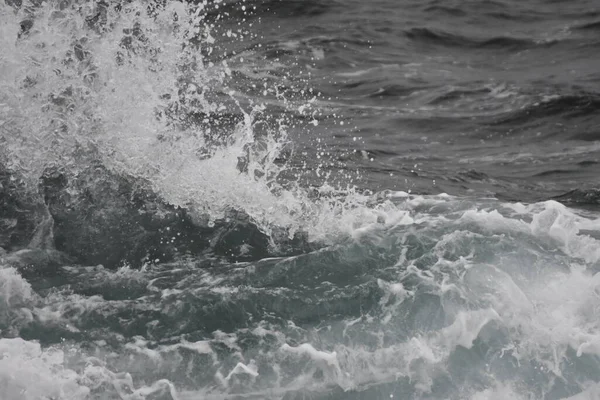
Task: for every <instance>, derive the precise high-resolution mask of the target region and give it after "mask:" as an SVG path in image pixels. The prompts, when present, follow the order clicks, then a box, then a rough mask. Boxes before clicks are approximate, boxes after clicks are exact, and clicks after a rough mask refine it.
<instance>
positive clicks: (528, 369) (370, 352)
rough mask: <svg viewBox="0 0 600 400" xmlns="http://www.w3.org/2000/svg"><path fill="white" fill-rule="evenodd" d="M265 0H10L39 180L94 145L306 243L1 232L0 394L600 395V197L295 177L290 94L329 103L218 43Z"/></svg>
mask: <svg viewBox="0 0 600 400" xmlns="http://www.w3.org/2000/svg"><path fill="white" fill-rule="evenodd" d="M251 4H252V3H250V2H244V1H242V2H237V3H236V2H233V3H228V2H220V1H215V2H206V1H205V2H202V3H198V4H185V3H181V2H166V3H164V4H161V3H160V2H157V3H153V2H151V3H145V2H141V1H131V2H119V1H117V2H110V3H107V2H105V1H94V2H79V1H64V2H43V3H38V2H24V3H23V4H17V2H6V3H4V4H3V5H0V143H1V144H2V147H1V149H0V162H2V163H3V164H5V167H6V169H7V170H10V171H14V172H15V173H18V176H19V177H21V179H23V185H24V186H25V187H26V190H27V191H29V192H30V193H33V195H34V196H38V197H40V196H42V194H41V193H39V192H40V189H39V186H40V183H39V182H40V177H43V176H45V174H48V171H60V172H61V173H64V174H69V175H70V176H85V171H86V170H87V169H89V168H90V166H92V167H94V166H96V165H102V166H103V167H105V168H107V169H108V170H109V171H111V173H114V174H116V175H118V176H126V177H132V178H135V179H139V180H140V181H143V182H149V184H150V186H151V188H152V190H153V191H154V192H156V193H158V194H159V195H160V196H161V198H162V199H163V200H164V201H165V202H166V203H169V204H172V205H175V206H180V207H182V208H185V209H186V210H188V211H189V212H190V213H191V214H193V215H194V218H196V219H198V220H201V219H202V218H203V216H206V215H208V217H207V218H208V222H207V223H206V224H207V225H209V226H210V225H214V222H215V221H216V220H218V219H219V218H225V219H226V218H229V214H228V213H227V212H228V210H230V209H235V210H241V211H243V212H244V213H246V214H247V215H249V217H250V218H251V220H252V223H254V224H256V225H257V226H258V227H259V229H260V231H261V232H263V233H265V234H266V235H267V236H268V237H269V238H270V239H271V240H274V239H273V238H274V237H275V233H276V231H277V229H281V228H283V230H284V231H285V234H286V235H287V236H289V237H290V238H291V237H293V236H294V234H295V233H296V232H298V231H304V232H307V234H308V235H309V241H310V242H311V243H312V244H314V247H311V248H309V250H306V251H303V250H302V251H295V252H293V253H294V254H296V255H293V256H277V257H267V258H261V259H251V258H250V259H248V260H244V261H243V262H228V261H227V259H226V258H225V259H223V258H219V257H217V256H215V255H214V254H212V253H210V252H208V251H207V252H205V253H200V254H195V255H194V256H190V255H189V254H188V255H186V256H185V257H184V256H182V257H180V258H175V259H174V260H172V261H171V262H168V263H167V262H163V263H161V262H160V260H157V262H146V263H144V264H143V266H142V267H141V268H139V269H134V268H131V267H129V266H123V267H121V268H118V269H112V270H111V269H109V268H105V267H103V266H102V265H97V266H85V265H83V266H82V265H77V264H76V263H74V262H70V261H69V259H68V257H67V256H65V257H64V258H60V257H58V256H56V257H55V258H57V259H58V260H59V261H56V260H55V258H52V257H54V254H55V253H52V252H51V250H53V249H48V248H49V247H51V245H50V244H48V243H46V244H45V245H44V246H42V245H41V244H39V243H41V241H40V240H36V241H32V243H33V242H35V243H36V245H35V246H33V245H31V244H30V245H29V247H28V248H23V249H19V250H18V251H16V250H15V251H12V252H11V253H9V254H5V252H4V250H2V249H1V248H0V250H2V252H0V335H1V338H0V398H2V399H7V400H12V399H28V400H29V399H32V400H33V399H36V400H37V399H61V400H62V399H65V400H83V399H122V400H125V399H127V400H142V399H145V400H150V399H165V400H167V399H172V400H176V399H179V400H184V399H190V400H192V399H240V398H248V399H264V398H268V399H286V400H287V399H305V398H314V399H389V398H402V399H464V398H469V399H474V400H480V399H506V398H511V399H521V398H522V399H532V398H544V399H593V398H596V397H597V396H598V393H600V391H599V389H598V388H599V386H598V385H599V383H598V382H599V379H598V376H599V375H598V373H599V372H600V362H599V358H598V357H600V336H599V333H598V332H600V326H599V325H598V321H599V317H600V316H599V315H598V313H599V310H600V301H599V296H598V290H599V285H600V278H599V275H598V268H599V267H600V243H599V237H600V236H598V232H600V217H598V214H597V212H594V211H590V212H583V211H576V210H573V209H570V208H568V207H566V206H564V205H562V204H560V203H557V202H555V201H547V202H540V203H535V204H529V205H527V204H520V203H503V202H500V201H498V200H495V199H468V198H459V197H453V196H448V195H430V196H420V195H412V194H409V193H405V192H393V191H384V192H380V193H377V194H374V195H373V194H370V193H366V194H365V193H362V192H360V191H358V190H357V189H355V188H353V187H352V185H351V183H352V182H346V184H347V187H345V188H342V189H340V188H334V187H333V186H331V185H329V184H327V183H325V184H323V185H321V186H319V187H318V189H316V190H313V191H311V190H310V189H308V188H306V187H305V186H303V185H301V184H299V183H298V182H297V181H296V180H295V179H290V178H289V175H288V176H287V177H285V176H286V173H289V172H290V171H289V169H290V165H288V164H286V162H281V158H285V157H284V155H285V153H286V151H289V148H290V147H293V146H292V143H291V139H290V138H289V131H288V129H292V128H295V127H297V125H298V124H299V122H297V121H296V120H294V117H293V116H292V111H290V110H295V111H294V112H295V113H299V114H302V115H304V116H305V117H306V116H308V117H307V118H304V119H303V120H302V121H304V123H306V124H307V125H309V126H313V125H314V126H318V123H314V124H313V121H314V122H317V120H316V119H314V117H315V115H317V114H316V113H317V112H318V110H316V107H318V106H319V105H318V104H317V103H318V102H316V101H314V98H313V97H312V95H308V97H306V98H304V97H302V96H299V99H300V100H298V99H295V100H294V101H292V100H289V99H287V98H286V97H285V96H283V95H282V96H279V92H278V91H279V89H278V87H277V86H274V87H272V88H271V87H267V88H266V89H264V93H268V92H269V91H271V92H276V93H277V95H276V96H275V99H276V100H272V101H271V102H270V103H269V101H267V100H266V99H265V97H264V96H263V97H260V96H258V95H256V93H254V94H252V93H251V92H252V90H248V91H245V92H244V91H243V90H241V89H240V86H243V85H247V86H249V87H252V85H255V86H256V84H255V83H248V82H254V81H252V80H246V79H247V77H248V76H252V78H253V79H254V78H257V77H258V79H264V81H261V82H262V83H264V84H265V85H267V82H272V80H273V79H274V76H275V74H273V73H272V71H266V72H265V70H263V69H261V68H258V67H256V68H254V69H253V68H250V67H245V68H242V67H239V66H238V67H237V69H236V68H234V67H232V64H234V63H236V62H238V61H237V60H239V57H241V56H240V55H243V57H245V58H246V59H252V56H253V54H252V51H251V50H249V49H243V50H242V51H239V50H236V51H237V53H236V51H230V54H235V55H236V57H237V58H236V59H235V60H234V59H231V60H229V59H228V58H227V57H226V56H223V55H222V54H221V53H227V52H228V51H229V50H228V49H226V50H225V51H223V50H222V49H221V48H220V46H221V43H220V42H219V38H220V37H223V38H227V39H232V38H234V39H237V40H239V41H241V42H243V40H244V35H245V34H244V31H243V28H241V29H237V30H236V29H232V28H231V27H230V26H228V25H227V24H228V23H229V22H227V19H226V14H227V13H228V11H224V10H237V12H240V13H241V15H244V16H245V15H249V13H250V10H251V9H252V6H251ZM228 7H229V8H228ZM219 24H221V25H219ZM223 40H226V39H223ZM287 45H288V46H292V45H294V46H299V44H293V43H291V44H290V43H288V44H287ZM313 50H314V49H313ZM317 50H318V49H317ZM317 50H314V51H313V53H314V57H316V58H318V59H322V58H323V57H325V55H324V53H323V51H322V50H320V51H317ZM272 64H276V62H275V61H273V63H272ZM271 67H273V68H275V67H276V66H275V65H272V66H271ZM282 80H291V78H290V77H289V76H287V77H285V78H282ZM240 81H242V82H240ZM280 83H281V82H280ZM258 87H259V88H260V87H261V85H260V84H259V85H258ZM264 87H265V86H263V88H264ZM253 90H255V91H260V90H259V89H256V87H253ZM306 93H310V91H308V90H307V91H306ZM273 103H276V106H277V107H280V108H281V109H283V110H285V111H286V112H288V114H286V113H283V116H281V115H277V116H276V117H275V118H274V117H273V116H272V115H270V113H273V111H272V109H270V107H274V106H273ZM273 121H275V122H274V123H273ZM98 163H99V164H98ZM320 166H321V164H319V163H318V162H317V163H316V164H315V163H313V164H309V165H308V167H306V168H307V169H311V168H320ZM292 178H298V177H292ZM298 179H299V178H298ZM92 184H94V182H92ZM0 189H2V187H1V186H0ZM77 191H80V192H82V193H84V195H85V193H87V192H86V190H85V188H84V189H82V188H80V187H76V186H74V185H73V186H69V187H67V188H66V189H65V190H64V193H62V192H61V196H64V197H69V196H71V197H72V198H80V197H77V196H81V197H84V195H81V193H76V192H77ZM59 197H60V196H59ZM90 197H92V196H91V195H90ZM61 198H62V197H61ZM44 200H47V199H44ZM131 201H132V202H133V201H134V200H133V199H132V200H131ZM61 204H62V203H61ZM67 204H68V203H67ZM81 218H82V220H83V223H84V224H85V223H88V222H87V221H88V220H87V219H86V218H87V216H86V215H83V216H82V217H81ZM50 220H51V217H50ZM9 222H10V221H9ZM3 223H4V222H3ZM200 225H202V224H199V226H198V227H197V228H198V229H200V228H201V227H202V226H200ZM44 229H53V226H52V224H51V223H49V222H48V223H46V224H45V225H44V224H40V227H38V229H37V231H36V237H39V236H42V234H43V233H44V232H45V231H44ZM50 236H51V235H50ZM173 240H174V238H173ZM211 240H212V241H216V240H217V239H214V238H213V239H211ZM40 260H41V261H40ZM52 263H54V264H57V265H54V266H51V267H50V266H48V265H53V264H52ZM41 265H45V267H44V268H42V267H40V266H41Z"/></svg>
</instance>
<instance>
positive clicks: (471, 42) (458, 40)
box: [404, 28, 553, 50]
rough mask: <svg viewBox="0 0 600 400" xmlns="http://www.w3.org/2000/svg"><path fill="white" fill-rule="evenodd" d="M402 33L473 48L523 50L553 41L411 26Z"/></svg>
mask: <svg viewBox="0 0 600 400" xmlns="http://www.w3.org/2000/svg"><path fill="white" fill-rule="evenodd" d="M404 34H405V36H406V37H408V38H409V39H411V40H413V41H416V42H424V43H429V44H434V45H442V46H450V47H464V48H475V49H493V50H499V49H506V50H524V49H527V48H532V47H538V46H540V45H550V44H552V43H553V42H546V43H540V42H538V41H535V40H532V39H524V38H515V37H510V36H499V37H492V38H487V39H477V38H472V37H467V36H464V35H458V34H454V33H450V32H445V31H442V30H434V29H429V28H412V29H409V30H407V31H405V32H404Z"/></svg>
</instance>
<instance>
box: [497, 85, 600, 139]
mask: <svg viewBox="0 0 600 400" xmlns="http://www.w3.org/2000/svg"><path fill="white" fill-rule="evenodd" d="M598 110H600V95H598V94H596V93H589V92H581V93H577V94H565V95H556V96H547V97H546V98H545V99H542V100H541V101H538V102H534V103H531V104H529V105H528V106H525V107H523V108H521V109H519V110H517V111H514V112H511V113H508V114H505V115H504V116H502V117H500V118H498V119H496V120H495V121H494V122H493V123H492V124H493V125H496V124H498V125H499V124H522V123H526V122H528V121H531V120H534V119H536V118H546V117H552V118H556V117H562V118H564V119H574V118H579V117H583V116H588V115H595V114H597V112H598ZM578 135H579V136H581V135H582V134H578ZM587 135H588V134H584V135H583V136H582V137H577V138H578V139H580V140H586V139H584V137H588V136H587ZM594 136H597V135H594ZM573 138H575V137H573ZM587 140H590V139H587Z"/></svg>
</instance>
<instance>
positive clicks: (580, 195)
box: [554, 189, 600, 205]
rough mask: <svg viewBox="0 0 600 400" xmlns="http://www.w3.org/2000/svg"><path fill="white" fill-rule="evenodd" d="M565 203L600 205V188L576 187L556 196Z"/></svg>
mask: <svg viewBox="0 0 600 400" xmlns="http://www.w3.org/2000/svg"><path fill="white" fill-rule="evenodd" d="M554 200H557V201H560V202H561V203H565V204H590V205H600V189H575V190H571V191H570V192H567V193H564V194H561V195H559V196H556V197H554Z"/></svg>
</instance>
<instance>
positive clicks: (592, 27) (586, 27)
mask: <svg viewBox="0 0 600 400" xmlns="http://www.w3.org/2000/svg"><path fill="white" fill-rule="evenodd" d="M571 29H572V30H577V31H600V21H594V22H589V23H587V24H582V25H578V26H575V27H573V28H571Z"/></svg>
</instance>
